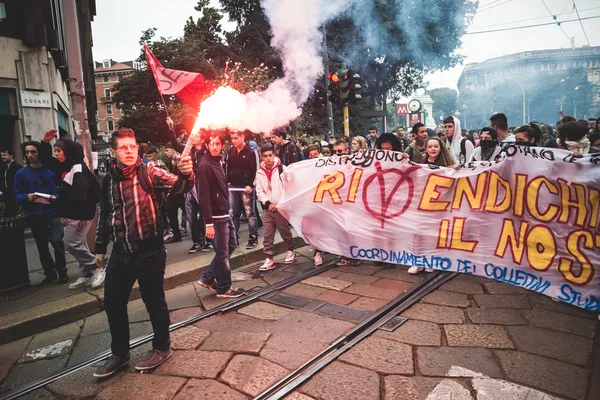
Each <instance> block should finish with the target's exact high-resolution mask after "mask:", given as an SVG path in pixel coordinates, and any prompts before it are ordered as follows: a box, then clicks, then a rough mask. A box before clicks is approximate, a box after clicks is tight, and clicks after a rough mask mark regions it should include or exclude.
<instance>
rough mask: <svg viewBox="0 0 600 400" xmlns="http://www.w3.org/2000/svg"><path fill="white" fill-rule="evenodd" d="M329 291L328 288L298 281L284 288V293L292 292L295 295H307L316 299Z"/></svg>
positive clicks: (308, 297)
mask: <svg viewBox="0 0 600 400" xmlns="http://www.w3.org/2000/svg"><path fill="white" fill-rule="evenodd" d="M326 291H327V289H326V288H322V287H318V286H312V285H305V284H304V283H296V284H294V285H292V286H289V287H287V288H285V289H283V293H287V294H291V295H294V296H300V297H306V298H307V299H316V298H317V297H319V296H320V295H322V294H323V293H325V292H326Z"/></svg>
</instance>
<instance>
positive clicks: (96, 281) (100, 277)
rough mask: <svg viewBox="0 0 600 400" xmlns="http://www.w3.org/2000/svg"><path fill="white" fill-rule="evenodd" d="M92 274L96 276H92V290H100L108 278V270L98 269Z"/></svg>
mask: <svg viewBox="0 0 600 400" xmlns="http://www.w3.org/2000/svg"><path fill="white" fill-rule="evenodd" d="M92 273H93V274H94V276H92V289H96V288H99V287H100V286H102V284H103V283H104V279H105V278H106V270H105V269H104V268H96V269H95V270H93V271H92Z"/></svg>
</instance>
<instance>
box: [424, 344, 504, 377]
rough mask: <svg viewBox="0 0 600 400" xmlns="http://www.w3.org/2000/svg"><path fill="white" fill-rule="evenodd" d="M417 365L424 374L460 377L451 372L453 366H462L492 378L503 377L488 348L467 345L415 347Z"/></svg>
mask: <svg viewBox="0 0 600 400" xmlns="http://www.w3.org/2000/svg"><path fill="white" fill-rule="evenodd" d="M415 357H416V359H417V362H416V364H417V367H418V370H419V372H420V373H421V375H424V376H442V377H443V376H449V377H461V376H463V375H462V374H453V373H451V372H450V369H451V368H452V367H454V366H459V367H463V368H466V369H469V370H472V371H476V372H479V373H481V374H484V375H486V376H490V377H493V378H503V374H502V371H501V370H500V367H499V366H498V364H497V363H496V360H494V357H493V356H492V352H491V351H490V350H488V349H476V348H468V347H417V351H416V355H415Z"/></svg>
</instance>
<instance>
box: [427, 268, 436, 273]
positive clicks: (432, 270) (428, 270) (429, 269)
mask: <svg viewBox="0 0 600 400" xmlns="http://www.w3.org/2000/svg"><path fill="white" fill-rule="evenodd" d="M425 272H429V273H432V272H435V269H431V268H427V269H425Z"/></svg>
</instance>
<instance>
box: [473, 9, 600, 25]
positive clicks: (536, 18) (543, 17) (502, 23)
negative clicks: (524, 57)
mask: <svg viewBox="0 0 600 400" xmlns="http://www.w3.org/2000/svg"><path fill="white" fill-rule="evenodd" d="M597 9H600V7H591V8H586V9H583V10H579V11H581V12H584V11H592V10H597ZM567 13H568V14H569V16H568V17H566V18H565V20H568V19H569V18H571V15H573V11H571V12H564V11H562V12H561V13H560V14H556V16H557V17H558V16H560V15H564V14H567ZM545 18H548V16H547V15H543V16H540V17H534V18H526V19H519V20H517V21H510V22H500V23H497V24H490V25H482V26H477V27H475V29H483V28H492V27H495V26H505V25H512V24H518V23H519V22H529V21H536V20H538V19H545ZM471 28H473V27H471Z"/></svg>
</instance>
